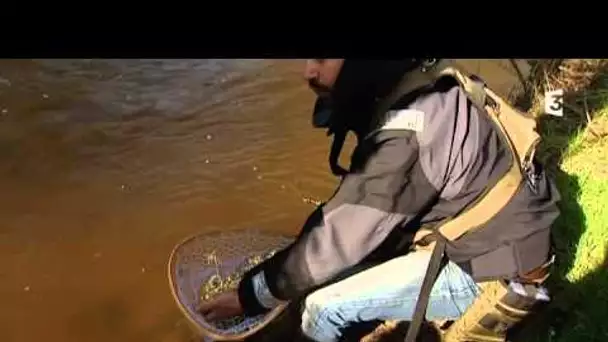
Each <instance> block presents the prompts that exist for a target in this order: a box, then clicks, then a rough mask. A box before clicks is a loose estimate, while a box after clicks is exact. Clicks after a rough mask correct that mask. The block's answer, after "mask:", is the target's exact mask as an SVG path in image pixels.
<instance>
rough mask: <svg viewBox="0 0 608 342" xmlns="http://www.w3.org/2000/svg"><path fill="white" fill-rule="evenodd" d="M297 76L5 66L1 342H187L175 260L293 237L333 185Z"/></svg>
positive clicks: (191, 67) (197, 65) (293, 63)
mask: <svg viewBox="0 0 608 342" xmlns="http://www.w3.org/2000/svg"><path fill="white" fill-rule="evenodd" d="M302 66H303V65H302V61H298V60H284V61H269V60H34V61H31V60H27V61H26V60H19V61H11V60H4V61H1V62H0V191H1V192H0V220H1V221H0V304H1V305H0V340H1V341H3V342H22V341H28V342H29V341H32V342H33V341H45V342H55V341H62V342H63V341H65V342H69V341H77V342H84V341H92V342H96V341H100V342H101V341H103V342H107V341H132V342H138V341H147V342H150V341H162V342H183V341H191V340H192V338H193V336H192V331H191V330H190V329H189V328H188V326H187V325H186V322H185V320H184V318H183V317H182V316H181V315H180V313H179V311H178V310H177V308H176V306H175V303H174V302H173V299H172V297H171V294H170V290H169V286H168V282H167V278H166V264H167V261H168V257H169V254H170V252H171V249H172V248H173V246H174V245H175V244H176V243H177V242H179V241H180V240H182V239H183V238H185V237H187V236H189V235H192V234H195V233H200V232H205V231H211V230H216V229H243V228H249V227H260V228H263V229H267V230H269V231H275V232H281V233H286V234H295V233H296V232H297V231H298V230H299V229H300V227H301V225H302V223H303V221H304V219H305V218H306V217H307V215H308V214H309V213H310V211H311V210H312V209H313V207H312V206H311V205H310V204H308V203H305V202H304V201H303V200H302V197H304V196H312V197H315V198H317V199H324V198H326V197H327V196H329V195H330V194H331V192H332V191H333V189H334V187H335V186H336V185H337V180H336V179H335V178H334V177H333V176H331V175H330V173H329V170H328V166H327V161H326V160H327V152H328V147H329V141H328V139H327V138H326V136H325V132H324V131H321V130H315V129H312V128H311V122H310V117H311V115H310V113H311V110H312V106H313V100H314V98H313V94H312V93H311V92H310V91H309V90H308V88H307V86H306V83H305V82H304V81H303V79H302V77H301V74H302ZM350 142H351V143H352V139H351V140H350ZM350 146H352V144H350ZM345 157H348V146H347V147H346V148H345V151H344V153H343V158H342V160H343V164H345V161H346V160H347V159H346V158H345ZM345 165H346V164H345Z"/></svg>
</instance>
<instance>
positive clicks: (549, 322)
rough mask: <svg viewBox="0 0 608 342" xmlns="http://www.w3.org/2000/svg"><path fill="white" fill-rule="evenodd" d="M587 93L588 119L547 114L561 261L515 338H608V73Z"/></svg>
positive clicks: (546, 157) (546, 145) (545, 155)
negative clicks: (541, 305) (544, 301)
mask: <svg viewBox="0 0 608 342" xmlns="http://www.w3.org/2000/svg"><path fill="white" fill-rule="evenodd" d="M589 99H592V100H589ZM587 100H588V101H590V103H589V104H588V107H589V108H590V113H591V115H590V116H591V117H592V120H591V122H590V123H589V122H588V120H587V118H586V117H583V116H581V115H580V113H579V114H577V113H574V112H569V111H566V112H565V117H564V118H555V117H547V118H544V119H543V120H542V121H541V125H542V126H541V127H542V134H543V138H544V141H543V150H542V152H541V156H540V157H541V159H542V160H543V161H544V162H545V163H546V165H547V166H548V167H549V168H551V169H552V170H551V173H552V174H553V175H554V177H555V180H556V182H557V186H558V188H559V190H560V193H561V196H562V201H561V203H560V208H561V210H562V214H561V217H560V218H559V220H558V222H556V224H555V226H554V243H555V247H556V256H557V263H556V268H555V271H554V274H553V277H552V279H551V280H550V282H549V287H550V288H551V291H552V293H553V301H552V303H551V304H550V305H549V306H548V307H547V308H546V310H544V311H543V312H541V313H540V314H539V315H538V316H537V317H534V318H533V319H532V321H531V322H529V324H527V325H526V326H525V327H524V328H523V330H522V331H521V332H520V333H518V334H517V339H516V340H517V341H538V342H541V341H542V342H549V341H550V342H583V341H585V342H591V341H598V342H599V341H608V322H607V319H608V261H607V259H608V207H607V206H608V76H602V77H601V78H600V80H599V82H598V83H597V84H596V88H595V89H594V90H593V89H592V90H591V92H590V93H588V96H587ZM552 166H553V167H552Z"/></svg>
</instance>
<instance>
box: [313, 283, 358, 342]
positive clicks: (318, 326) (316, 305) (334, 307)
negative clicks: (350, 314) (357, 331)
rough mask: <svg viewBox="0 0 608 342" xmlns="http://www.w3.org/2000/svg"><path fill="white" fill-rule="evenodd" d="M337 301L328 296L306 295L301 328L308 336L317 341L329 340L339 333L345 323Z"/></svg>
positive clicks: (345, 320) (345, 319)
mask: <svg viewBox="0 0 608 342" xmlns="http://www.w3.org/2000/svg"><path fill="white" fill-rule="evenodd" d="M347 323H348V322H347V318H346V317H345V315H344V314H343V312H342V310H341V308H340V305H339V303H337V302H336V301H331V300H330V299H329V298H327V297H325V296H323V295H321V294H318V293H313V294H311V295H310V296H308V297H306V300H305V302H304V311H303V313H302V330H303V332H304V333H305V335H307V336H308V337H310V338H314V339H316V340H317V341H330V340H333V339H334V338H337V337H338V336H339V335H340V331H341V329H342V328H344V327H345V326H346V325H347Z"/></svg>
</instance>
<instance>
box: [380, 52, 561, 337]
mask: <svg viewBox="0 0 608 342" xmlns="http://www.w3.org/2000/svg"><path fill="white" fill-rule="evenodd" d="M484 61H487V60H450V59H442V60H427V61H426V62H424V63H422V65H421V66H420V67H419V68H417V69H415V70H413V71H411V72H409V73H407V75H405V77H404V78H403V79H402V81H401V82H400V84H399V85H398V86H397V87H396V88H395V90H394V91H393V93H392V94H391V95H389V96H388V97H387V98H385V99H384V100H383V101H381V103H380V104H379V106H378V112H377V114H382V113H385V112H386V111H387V110H388V109H389V108H390V106H391V105H392V104H393V103H394V102H396V101H397V100H398V99H400V98H402V97H403V96H406V95H407V94H410V93H413V92H416V91H423V90H424V89H425V88H427V87H432V86H433V84H434V83H435V82H437V81H438V80H439V79H442V78H444V77H449V78H452V79H454V80H455V81H456V82H457V83H458V84H459V86H460V87H461V89H462V90H463V91H464V93H465V94H466V95H467V97H468V98H469V100H470V101H471V103H472V104H473V105H474V106H476V107H477V108H478V109H479V110H480V113H485V114H487V116H488V117H489V118H490V119H491V120H492V121H493V122H494V124H495V127H497V128H498V130H499V133H500V134H501V135H502V136H503V137H504V141H506V142H507V145H508V150H509V152H510V154H511V157H512V158H511V160H512V163H511V165H510V167H509V169H508V170H507V172H506V173H504V174H503V175H502V177H500V179H499V180H498V182H497V183H496V184H494V185H493V186H491V187H489V188H488V189H486V190H485V192H484V193H483V194H482V195H481V196H480V197H479V198H478V199H477V200H476V201H475V202H474V203H472V204H471V205H470V206H468V207H467V208H466V209H464V210H463V211H462V212H460V213H458V214H456V215H453V216H451V217H448V218H446V219H445V220H443V221H442V222H440V223H439V224H438V225H437V226H434V227H433V228H431V229H425V228H421V229H420V230H419V231H418V232H417V233H416V235H415V237H414V249H413V252H415V251H416V250H431V251H432V256H431V261H430V264H429V267H428V270H427V274H426V276H425V279H424V281H423V284H422V291H421V294H420V297H419V299H418V302H417V305H416V310H415V313H414V317H413V319H412V322H411V324H410V328H409V330H408V334H407V337H406V342H413V341H414V340H415V338H416V336H417V334H418V330H419V327H420V324H421V323H422V320H423V319H424V315H425V312H426V307H427V305H428V299H429V295H430V291H431V289H432V286H433V284H434V282H435V280H436V278H437V276H438V274H439V272H440V270H441V267H442V262H443V261H444V255H445V248H446V244H447V243H448V242H449V241H455V240H457V239H459V238H460V237H462V236H463V235H465V234H467V233H471V232H474V231H475V230H476V229H478V227H482V226H483V225H484V223H486V222H488V221H489V220H490V219H492V218H493V217H494V216H495V215H496V214H498V213H499V212H500V211H501V210H502V209H503V208H504V207H505V206H506V205H507V204H508V203H509V201H510V200H511V199H512V198H513V197H514V196H515V194H516V193H517V191H518V189H519V188H520V186H521V184H522V182H524V181H525V177H526V171H527V170H528V168H529V167H530V166H531V163H532V162H533V159H534V154H535V152H536V149H537V146H538V144H539V142H540V135H539V134H538V132H537V130H536V128H537V123H536V120H535V118H534V117H532V116H531V115H528V114H526V113H523V112H521V111H519V110H517V109H516V108H514V107H513V106H511V105H510V104H509V103H508V102H507V101H506V100H505V99H504V97H503V96H505V92H503V96H500V95H498V94H496V93H495V92H494V91H493V90H492V89H490V88H488V87H487V86H486V84H484V83H483V81H482V80H481V79H479V78H478V77H476V76H473V75H472V74H471V73H467V72H465V71H463V70H464V69H466V67H463V64H464V65H465V66H466V65H468V66H469V67H470V68H469V70H470V69H473V70H474V69H475V67H474V65H475V63H483V62H484ZM459 64H460V65H459ZM471 66H473V67H471ZM376 117H382V115H376ZM548 266H549V263H547V264H545V265H543V266H541V267H539V269H537V270H535V271H534V272H531V273H530V274H528V275H527V281H528V282H529V283H542V282H544V280H546V278H547V277H548V275H549V273H548V270H547V269H548Z"/></svg>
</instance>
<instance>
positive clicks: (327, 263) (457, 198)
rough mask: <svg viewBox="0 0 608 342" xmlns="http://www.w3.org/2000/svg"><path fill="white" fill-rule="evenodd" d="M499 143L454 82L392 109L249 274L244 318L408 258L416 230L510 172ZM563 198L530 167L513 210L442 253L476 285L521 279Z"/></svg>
mask: <svg viewBox="0 0 608 342" xmlns="http://www.w3.org/2000/svg"><path fill="white" fill-rule="evenodd" d="M503 139H504V138H503V137H502V135H500V133H499V132H498V130H497V129H496V128H495V127H494V123H493V122H492V121H491V119H489V118H488V117H486V114H485V113H482V112H480V110H478V109H477V108H476V107H474V106H473V105H472V104H471V102H470V101H469V100H468V99H467V96H466V95H465V94H464V93H463V91H462V90H461V89H460V88H459V87H458V86H457V85H456V84H455V83H454V84H450V85H447V86H446V85H442V86H439V85H437V86H436V87H435V88H434V89H432V90H431V91H430V92H427V93H424V94H420V95H419V96H417V97H416V98H415V99H414V100H413V101H412V100H405V99H404V100H403V101H399V102H397V103H396V104H395V105H393V106H392V107H391V110H389V112H388V113H387V114H386V117H385V118H384V120H381V122H380V124H379V125H378V127H377V129H376V130H374V131H373V132H372V133H371V134H369V135H368V137H367V138H366V139H365V140H363V141H361V142H360V143H359V144H358V146H357V147H356V148H355V151H354V152H353V155H352V157H351V166H350V170H349V172H348V174H347V175H346V176H345V177H344V178H343V179H342V181H341V183H340V185H339V187H338V189H337V190H336V191H335V193H334V194H333V196H332V197H331V198H330V199H329V200H328V201H327V202H326V203H324V204H323V205H321V206H319V207H318V208H317V209H316V210H315V211H314V212H313V213H312V214H311V215H310V216H309V218H308V220H307V221H306V222H305V224H304V227H303V228H302V232H301V234H300V235H299V236H298V237H297V239H296V241H295V242H294V243H293V244H292V245H290V246H289V247H288V248H286V249H285V250H283V251H281V252H279V253H277V254H275V255H274V256H273V257H272V258H270V259H268V260H267V261H266V262H264V263H262V264H261V265H259V266H258V267H256V268H254V269H253V270H251V271H250V272H248V273H247V274H246V275H245V277H244V279H243V281H242V282H241V284H240V287H239V297H240V300H241V303H242V304H243V306H244V309H245V311H246V313H248V314H257V313H260V312H264V311H266V310H268V309H270V308H272V307H274V306H275V305H277V303H280V302H281V301H287V300H293V299H296V298H299V297H301V296H303V295H305V294H307V293H308V292H310V291H311V290H313V289H315V288H316V287H318V286H321V285H323V284H324V283H327V282H329V281H331V280H332V279H334V277H336V276H337V275H339V274H340V273H341V272H343V271H346V270H348V269H349V268H351V267H353V266H356V265H358V264H360V263H361V262H363V261H365V260H367V259H369V258H371V257H372V256H374V255H384V256H396V255H399V254H403V253H407V252H408V248H407V246H408V243H411V240H412V238H413V235H414V233H415V232H416V231H417V230H418V229H420V228H421V227H425V228H429V227H433V225H436V224H437V223H439V222H440V221H441V220H442V219H444V218H446V217H449V216H451V215H453V214H454V213H456V212H459V211H460V210H462V209H463V208H466V207H467V206H468V205H470V204H471V203H472V202H473V201H474V200H475V199H476V198H477V197H478V196H480V194H482V192H483V191H484V189H486V188H487V187H491V186H492V185H493V184H495V183H496V182H497V180H498V179H499V178H500V176H501V175H503V174H504V173H505V172H506V171H507V169H508V168H509V166H510V163H511V162H512V160H511V159H512V158H511V155H510V153H509V150H508V148H507V145H506V143H505V141H504V140H503ZM559 199H560V196H559V194H558V192H557V189H556V187H555V186H554V184H553V183H552V181H551V180H550V179H549V178H548V177H547V175H546V174H545V173H544V171H543V170H542V168H541V167H540V165H538V164H537V163H536V164H535V167H534V169H533V170H530V172H529V174H528V178H527V180H526V181H525V182H523V183H522V184H521V187H520V189H519V190H518V192H517V194H516V196H515V197H514V198H513V199H512V200H511V201H510V203H509V204H508V205H507V206H506V207H505V208H504V209H503V210H502V211H501V212H500V213H499V214H498V215H496V216H495V217H494V218H493V219H492V220H491V221H490V222H488V223H487V224H486V225H485V226H484V227H482V228H481V229H479V230H476V231H475V232H474V233H470V234H466V235H464V236H463V237H461V238H460V239H458V240H457V241H455V242H453V243H450V244H449V245H448V247H447V250H446V253H447V255H448V257H449V258H450V259H451V260H452V261H454V262H456V263H458V264H459V265H460V266H461V267H462V268H463V269H464V270H465V271H466V272H468V273H470V274H471V275H472V276H473V277H474V278H475V279H476V280H488V279H498V278H516V277H518V276H520V275H523V274H525V273H526V272H528V271H530V270H532V269H534V268H536V267H538V266H540V265H541V264H543V263H544V262H546V261H547V259H548V257H549V253H550V227H551V225H552V223H553V222H554V220H555V219H556V218H557V217H558V215H559V210H558V207H557V205H556V203H557V201H558V200H559ZM403 272H407V270H403ZM395 281H399V274H395Z"/></svg>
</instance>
